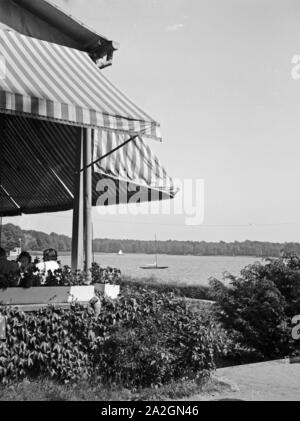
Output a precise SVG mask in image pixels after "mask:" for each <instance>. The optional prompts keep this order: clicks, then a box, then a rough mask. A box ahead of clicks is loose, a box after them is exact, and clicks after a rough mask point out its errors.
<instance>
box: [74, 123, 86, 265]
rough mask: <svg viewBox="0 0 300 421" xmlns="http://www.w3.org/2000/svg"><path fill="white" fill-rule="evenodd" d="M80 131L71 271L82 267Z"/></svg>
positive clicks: (81, 159)
mask: <svg viewBox="0 0 300 421" xmlns="http://www.w3.org/2000/svg"><path fill="white" fill-rule="evenodd" d="M85 130H86V129H84V128H82V129H81V131H80V138H79V139H78V141H77V151H76V169H75V171H76V172H75V191H74V209H73V232H72V271H76V270H83V269H84V263H83V262H84V256H83V254H84V253H83V172H81V171H80V170H81V168H82V167H83V144H84V131H85Z"/></svg>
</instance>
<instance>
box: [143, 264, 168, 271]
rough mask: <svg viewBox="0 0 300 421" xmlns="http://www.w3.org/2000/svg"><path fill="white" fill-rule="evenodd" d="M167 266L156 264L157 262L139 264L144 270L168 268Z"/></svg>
mask: <svg viewBox="0 0 300 421" xmlns="http://www.w3.org/2000/svg"><path fill="white" fill-rule="evenodd" d="M168 268H169V266H158V264H157V263H152V264H150V265H146V266H141V269H144V270H147V269H148V270H149V269H154V270H162V269H168Z"/></svg>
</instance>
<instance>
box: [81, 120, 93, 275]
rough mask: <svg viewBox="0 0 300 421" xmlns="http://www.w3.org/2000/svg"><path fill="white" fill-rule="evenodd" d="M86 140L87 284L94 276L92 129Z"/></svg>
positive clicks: (85, 240) (85, 220)
mask: <svg viewBox="0 0 300 421" xmlns="http://www.w3.org/2000/svg"><path fill="white" fill-rule="evenodd" d="M85 134H86V136H85V139H84V154H83V156H84V167H85V171H84V249H85V271H86V273H87V282H88V283H89V282H91V280H92V275H91V272H90V271H89V269H90V268H91V267H92V263H93V226H92V206H93V204H92V175H93V173H92V172H93V170H92V167H88V166H89V165H90V164H91V162H92V159H93V157H92V135H93V131H92V129H90V128H88V129H85Z"/></svg>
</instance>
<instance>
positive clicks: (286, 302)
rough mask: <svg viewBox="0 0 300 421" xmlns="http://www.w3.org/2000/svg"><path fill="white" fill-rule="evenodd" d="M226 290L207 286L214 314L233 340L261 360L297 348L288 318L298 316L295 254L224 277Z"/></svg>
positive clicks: (299, 269) (299, 270) (299, 271)
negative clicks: (255, 352) (212, 297)
mask: <svg viewBox="0 0 300 421" xmlns="http://www.w3.org/2000/svg"><path fill="white" fill-rule="evenodd" d="M225 279H226V281H229V282H230V286H229V287H226V286H225V285H224V284H223V283H221V282H220V281H217V280H211V282H210V285H211V287H212V289H213V291H214V298H215V300H217V303H218V304H217V306H216V315H217V318H218V320H220V321H221V322H222V325H223V326H224V328H225V329H227V330H228V331H229V332H231V333H232V334H234V335H235V338H236V341H239V342H240V343H241V344H242V345H244V346H246V347H248V348H250V349H254V350H256V351H257V352H258V353H259V355H260V356H261V358H280V357H284V356H286V355H288V354H290V353H292V352H294V351H295V349H296V348H297V347H298V346H299V344H297V342H295V341H293V339H292V337H291V330H292V324H291V319H292V318H293V317H294V316H295V315H297V314H300V259H299V257H297V256H295V255H290V256H284V257H281V258H279V259H268V260H267V261H266V262H265V264H262V263H259V262H257V263H255V264H253V265H250V266H247V267H246V268H245V269H244V270H242V271H241V276H240V277H234V276H232V275H229V274H227V275H226V276H225Z"/></svg>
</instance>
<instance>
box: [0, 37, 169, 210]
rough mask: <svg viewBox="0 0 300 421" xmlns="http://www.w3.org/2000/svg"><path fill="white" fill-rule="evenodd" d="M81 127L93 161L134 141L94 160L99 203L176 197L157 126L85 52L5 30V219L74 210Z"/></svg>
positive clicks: (0, 182) (1, 109)
mask: <svg viewBox="0 0 300 421" xmlns="http://www.w3.org/2000/svg"><path fill="white" fill-rule="evenodd" d="M82 127H92V128H93V139H94V142H93V157H94V161H96V160H99V158H101V157H103V156H104V155H106V153H107V152H110V151H111V150H113V149H114V148H115V147H117V146H119V145H122V144H123V143H124V142H125V141H126V140H128V139H129V138H134V139H133V140H132V141H131V142H130V143H128V144H126V146H124V147H122V148H121V149H119V150H118V151H117V152H114V153H113V154H111V155H109V156H108V157H107V158H105V159H102V160H100V161H98V162H97V163H96V164H95V165H93V186H92V189H93V191H92V193H93V197H92V200H93V206H96V205H98V206H99V205H102V206H107V205H111V204H114V202H115V203H116V204H121V203H132V201H131V199H132V198H133V196H134V195H135V194H136V193H137V192H138V196H139V201H140V202H145V201H156V200H163V199H171V198H173V197H174V196H175V194H176V189H175V188H174V186H173V181H172V179H171V178H170V177H169V176H168V175H167V173H166V171H165V170H164V168H163V166H162V165H161V163H160V162H159V160H158V159H157V157H156V156H155V155H154V154H153V153H152V151H151V149H150V147H149V138H152V139H155V140H157V139H160V133H159V124H158V123H157V122H156V121H155V120H154V119H152V118H151V117H150V116H149V115H148V114H146V113H145V112H144V111H142V110H141V109H140V108H139V107H137V106H136V105H135V104H134V103H133V102H132V101H131V100H130V99H128V98H127V97H126V96H125V95H124V94H123V93H121V91H120V90H119V89H118V88H116V87H115V86H114V85H113V84H112V83H111V82H110V81H109V80H108V79H107V78H106V77H104V76H103V73H102V72H101V71H100V70H99V69H98V68H97V66H96V65H95V64H94V62H93V61H92V60H91V58H90V57H89V55H88V54H87V53H85V52H82V51H77V50H73V49H71V48H68V47H63V46H59V45H56V44H51V43H49V42H45V41H40V40H37V39H34V38H29V37H26V36H23V35H20V34H18V33H15V32H12V31H3V30H2V31H1V30H0V216H14V215H21V214H34V213H42V212H58V211H66V210H70V209H73V207H74V195H75V179H76V176H75V173H76V162H77V154H78V144H80V142H81V136H82ZM110 187H111V188H110ZM102 199H103V200H102Z"/></svg>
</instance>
